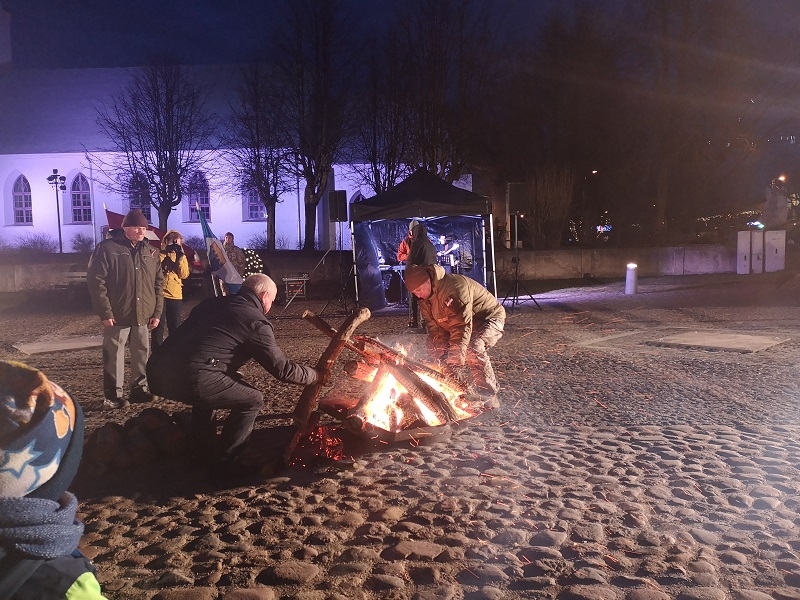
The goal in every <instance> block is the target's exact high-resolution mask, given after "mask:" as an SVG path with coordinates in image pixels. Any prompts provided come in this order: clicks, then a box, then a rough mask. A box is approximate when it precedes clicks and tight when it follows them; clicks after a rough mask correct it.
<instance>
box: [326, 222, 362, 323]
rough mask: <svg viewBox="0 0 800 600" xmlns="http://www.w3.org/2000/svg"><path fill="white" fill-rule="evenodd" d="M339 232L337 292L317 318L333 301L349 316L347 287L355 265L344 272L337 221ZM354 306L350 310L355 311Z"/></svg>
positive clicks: (340, 237) (340, 229) (340, 233)
mask: <svg viewBox="0 0 800 600" xmlns="http://www.w3.org/2000/svg"><path fill="white" fill-rule="evenodd" d="M338 224H339V231H338V239H337V244H336V245H337V248H338V250H339V291H338V292H334V293H333V294H332V295H331V297H330V298H328V301H327V302H326V303H325V306H323V307H322V310H321V311H319V316H322V315H323V314H324V313H325V310H326V309H327V308H328V306H330V305H331V304H332V303H333V302H334V301H335V302H336V304H337V305H338V306H339V308H341V309H342V310H343V311H344V314H346V315H347V314H350V310H351V308H350V302H349V301H348V298H347V286H348V283H349V282H350V278H351V277H352V276H353V275H354V271H353V269H355V264H352V265H350V268H349V269H348V271H347V274H345V272H344V263H343V261H342V254H343V252H344V250H343V249H342V246H343V243H342V222H341V221H339V222H338ZM355 308H356V304H355V303H354V304H353V306H352V310H355Z"/></svg>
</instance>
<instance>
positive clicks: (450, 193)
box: [350, 169, 491, 222]
mask: <svg viewBox="0 0 800 600" xmlns="http://www.w3.org/2000/svg"><path fill="white" fill-rule="evenodd" d="M490 212H491V210H490V206H489V199H488V198H487V197H486V196H481V195H480V194H476V193H474V192H470V191H468V190H463V189H461V188H457V187H455V186H453V185H451V184H449V183H447V182H446V181H444V180H443V179H441V178H439V177H437V176H436V175H434V174H433V173H431V172H429V171H426V170H424V169H420V170H418V171H415V172H414V173H412V174H411V175H409V176H408V177H407V178H406V179H404V180H403V181H401V182H400V183H398V184H397V185H396V186H394V187H393V188H392V189H390V190H387V191H385V192H383V193H382V194H378V195H377V196H373V197H372V198H368V199H366V200H362V201H361V202H353V203H352V204H350V219H351V220H352V221H355V222H361V221H376V220H378V219H413V218H415V217H457V216H464V215H487V214H489V213H490Z"/></svg>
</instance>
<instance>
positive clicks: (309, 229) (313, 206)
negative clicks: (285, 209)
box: [303, 191, 318, 250]
mask: <svg viewBox="0 0 800 600" xmlns="http://www.w3.org/2000/svg"><path fill="white" fill-rule="evenodd" d="M310 195H311V194H310V193H309V192H308V191H306V202H305V208H306V210H305V213H306V227H305V240H303V250H313V249H314V248H315V244H314V242H315V241H316V240H315V234H316V231H317V203H318V201H317V202H313V201H312V200H310V198H309V197H310Z"/></svg>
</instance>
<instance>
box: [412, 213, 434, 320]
mask: <svg viewBox="0 0 800 600" xmlns="http://www.w3.org/2000/svg"><path fill="white" fill-rule="evenodd" d="M415 222H416V221H412V225H413V224H414V223H415ZM411 235H412V237H413V241H412V242H411V248H410V250H409V253H408V262H407V263H406V264H407V266H408V267H413V266H418V267H426V266H428V265H435V264H436V258H437V257H436V246H434V245H433V242H431V240H430V238H428V226H427V225H425V223H419V222H416V225H414V227H413V231H412V232H411ZM408 306H409V313H410V314H409V322H408V326H409V327H410V328H412V329H419V327H420V318H419V302H418V300H417V297H416V296H414V295H412V296H411V301H410V302H409V303H408Z"/></svg>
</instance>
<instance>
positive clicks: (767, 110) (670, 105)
mask: <svg viewBox="0 0 800 600" xmlns="http://www.w3.org/2000/svg"><path fill="white" fill-rule="evenodd" d="M630 8H631V9H632V10H634V11H636V10H641V16H640V20H639V21H638V26H637V29H636V35H633V36H631V37H630V39H631V41H632V42H634V43H632V44H631V48H630V51H631V56H632V57H633V56H635V57H636V59H633V58H631V59H630V64H631V66H632V67H633V68H632V69H631V72H632V75H633V77H632V83H633V86H632V88H633V90H634V92H635V95H634V96H632V98H631V102H630V104H629V106H628V112H629V114H631V115H632V117H633V120H634V127H633V128H632V129H636V130H638V131H639V132H641V135H642V139H641V140H639V142H638V143H637V144H636V145H637V146H638V148H637V151H636V154H635V160H634V161H633V163H632V164H635V165H636V166H637V170H638V179H639V181H641V182H642V186H641V192H640V195H641V197H643V198H645V199H646V200H647V203H648V205H649V206H651V207H652V221H653V222H654V224H655V225H656V227H657V228H659V229H662V230H664V231H667V230H670V229H671V230H674V229H675V228H670V227H668V226H669V224H670V222H674V221H675V220H677V219H678V218H686V217H689V216H692V213H694V216H697V212H698V211H699V210H702V209H705V210H709V209H711V210H713V209H714V208H716V209H723V210H730V209H732V208H733V207H734V206H736V205H738V206H748V205H750V206H752V205H753V204H754V202H753V198H754V197H757V196H760V194H761V189H762V188H763V186H764V185H765V182H764V181H758V173H757V168H758V165H759V163H760V161H761V159H762V151H763V148H764V146H765V144H766V140H767V138H768V137H769V135H770V129H771V127H773V126H775V125H776V124H779V123H781V121H780V119H779V118H777V116H778V115H780V114H781V113H783V114H794V115H796V110H794V109H793V106H794V105H796V98H797V92H798V85H797V82H796V79H797V78H796V77H794V76H793V75H792V70H791V68H787V67H788V66H789V64H793V61H795V60H796V56H797V45H796V44H795V43H792V40H791V38H790V37H789V36H788V35H787V36H786V37H784V38H781V34H780V33H779V30H773V28H771V27H768V26H767V25H766V24H765V23H766V21H764V22H763V23H761V22H760V21H759V19H754V18H753V15H752V11H753V10H754V6H751V5H749V3H746V2H739V1H738V0H731V1H730V2H727V3H713V2H712V3H696V2H692V1H691V0H674V1H671V0H669V1H668V0H657V1H653V2H649V3H644V4H642V3H631V6H630ZM748 15H749V16H748ZM787 34H788V30H787ZM778 49H779V50H778ZM773 131H774V130H773ZM705 214H708V213H707V212H706V213H705Z"/></svg>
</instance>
